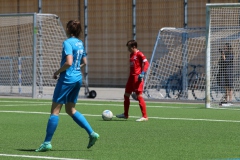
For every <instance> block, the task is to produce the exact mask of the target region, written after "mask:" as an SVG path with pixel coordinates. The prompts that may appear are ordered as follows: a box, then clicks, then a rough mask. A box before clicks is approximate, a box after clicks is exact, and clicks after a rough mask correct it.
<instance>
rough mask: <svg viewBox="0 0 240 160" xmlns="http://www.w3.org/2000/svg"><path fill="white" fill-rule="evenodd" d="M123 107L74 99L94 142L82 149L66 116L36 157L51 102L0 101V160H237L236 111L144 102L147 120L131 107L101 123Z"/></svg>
mask: <svg viewBox="0 0 240 160" xmlns="http://www.w3.org/2000/svg"><path fill="white" fill-rule="evenodd" d="M122 103H123V102H117V101H97V100H79V101H78V103H77V106H76V108H77V109H78V110H79V111H80V112H81V113H82V114H84V115H85V116H86V118H87V120H88V121H89V122H90V124H91V125H92V127H93V129H94V130H95V131H96V132H98V133H99V134H100V139H99V141H97V142H96V144H95V145H94V146H93V147H92V148H90V149H87V144H88V135H87V133H86V132H85V130H83V129H82V128H79V126H78V125H77V124H76V123H75V122H74V121H73V120H72V119H71V118H70V117H69V116H67V114H66V113H65V110H64V108H63V109H62V111H61V114H60V121H59V126H58V128H57V130H56V132H55V135H54V137H53V140H52V145H53V149H52V151H49V152H43V153H38V152H35V151H34V150H35V149H36V148H38V147H39V145H40V144H41V143H42V142H43V139H44V137H45V130H46V124H47V121H48V117H49V111H50V106H51V100H39V99H13V98H11V99H10V98H1V99H0V133H1V136H0V159H1V160H31V159H52V160H53V159H57V160H67V159H68V160H83V159H88V160H123V159H124V160H198V159H199V160H227V159H231V160H233V159H240V136H239V134H240V116H239V115H240V110H239V109H205V108H204V105H203V104H183V103H181V104H176V103H156V102H147V111H148V115H149V121H147V122H135V120H136V119H137V118H139V117H140V116H141V113H140V109H139V106H138V103H137V102H134V101H133V102H131V106H130V118H129V119H128V120H122V119H120V120H119V119H117V118H115V117H114V118H113V120H112V121H103V120H102V117H101V113H102V111H103V110H105V109H109V110H111V111H112V112H113V114H114V115H116V114H119V113H122V111H123V106H122Z"/></svg>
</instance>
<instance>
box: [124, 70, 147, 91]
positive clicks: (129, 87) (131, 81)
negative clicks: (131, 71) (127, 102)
mask: <svg viewBox="0 0 240 160" xmlns="http://www.w3.org/2000/svg"><path fill="white" fill-rule="evenodd" d="M143 85H144V81H143V80H142V81H139V80H138V75H130V76H129V78H128V81H127V84H126V87H125V92H126V93H129V94H131V93H132V92H135V93H138V94H139V93H141V92H142V91H143Z"/></svg>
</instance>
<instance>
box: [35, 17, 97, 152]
mask: <svg viewBox="0 0 240 160" xmlns="http://www.w3.org/2000/svg"><path fill="white" fill-rule="evenodd" d="M66 30H67V34H68V37H69V38H68V39H67V40H65V41H64V42H63V50H62V60H61V67H60V69H58V70H57V71H56V72H55V73H54V75H53V78H54V79H57V78H58V75H59V74H60V77H59V79H58V82H57V84H56V87H55V90H54V94H53V99H52V108H51V115H50V117H49V120H48V124H47V129H46V137H45V140H44V142H43V143H42V144H41V145H40V147H39V148H38V149H36V152H44V151H48V150H51V149H52V145H51V140H52V137H53V134H54V132H55V130H56V128H57V126H58V121H59V113H60V111H61V108H62V106H63V104H65V110H66V113H67V114H68V115H69V116H71V117H72V119H73V120H74V121H75V122H76V123H77V124H78V125H79V126H80V127H82V128H84V129H85V130H86V131H87V133H88V135H89V144H88V146H87V148H90V147H92V146H93V145H94V144H95V142H96V141H97V139H98V138H99V135H98V134H97V133H96V132H94V131H93V129H92V127H91V126H90V124H89V123H88V121H87V120H86V119H85V117H84V116H83V115H82V114H81V113H80V112H78V111H77V110H76V109H75V105H76V103H77V98H78V94H79V91H80V87H81V85H82V74H81V70H80V68H81V67H82V66H84V65H86V64H87V58H86V53H85V50H84V46H83V42H82V41H81V40H80V39H78V37H79V36H80V33H81V31H82V30H81V23H80V22H79V21H76V20H71V21H69V22H68V23H67V28H66Z"/></svg>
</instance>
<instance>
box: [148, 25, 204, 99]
mask: <svg viewBox="0 0 240 160" xmlns="http://www.w3.org/2000/svg"><path fill="white" fill-rule="evenodd" d="M205 37H206V30H205V28H187V29H184V28H162V29H161V30H160V31H159V33H158V35H157V38H156V42H155V46H154V49H153V53H152V57H151V61H150V67H149V70H148V72H147V74H146V77H145V84H144V95H145V96H146V97H148V98H151V99H171V100H179V99H180V100H201V101H203V100H205V83H206V80H205V51H206V41H205V40H206V38H205Z"/></svg>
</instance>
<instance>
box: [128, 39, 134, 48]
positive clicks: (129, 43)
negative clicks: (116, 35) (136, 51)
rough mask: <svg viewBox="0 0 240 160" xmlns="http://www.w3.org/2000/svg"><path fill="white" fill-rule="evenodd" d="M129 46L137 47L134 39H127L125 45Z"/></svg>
mask: <svg viewBox="0 0 240 160" xmlns="http://www.w3.org/2000/svg"><path fill="white" fill-rule="evenodd" d="M129 45H130V46H131V47H134V46H135V47H136V48H137V41H135V40H130V41H128V42H127V44H126V46H129Z"/></svg>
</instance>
